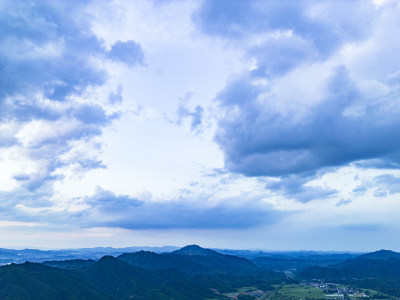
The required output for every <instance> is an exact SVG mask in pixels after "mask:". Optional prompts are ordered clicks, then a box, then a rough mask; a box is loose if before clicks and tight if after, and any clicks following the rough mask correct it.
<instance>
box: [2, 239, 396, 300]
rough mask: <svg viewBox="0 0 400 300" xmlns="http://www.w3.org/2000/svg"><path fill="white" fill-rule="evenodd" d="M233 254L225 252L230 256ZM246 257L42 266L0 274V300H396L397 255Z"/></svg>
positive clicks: (129, 256)
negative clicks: (264, 297)
mask: <svg viewBox="0 0 400 300" xmlns="http://www.w3.org/2000/svg"><path fill="white" fill-rule="evenodd" d="M230 253H232V252H230ZM259 255H260V256H254V252H252V255H250V256H248V258H246V257H240V256H235V255H232V254H224V253H220V252H218V251H215V250H212V249H205V248H202V247H200V246H197V245H189V246H186V247H183V248H181V249H176V250H173V251H170V252H167V253H155V252H151V251H144V250H141V251H136V252H127V253H122V254H118V255H115V256H112V255H105V256H103V257H101V258H100V259H96V257H94V259H67V260H48V261H44V262H42V263H32V262H25V263H21V264H16V263H11V264H8V265H4V266H2V267H0V299H15V300H17V299H83V300H85V299H143V300H144V299H161V300H162V299H178V300H179V299H183V300H186V299H187V300H189V299H194V300H196V299H199V300H200V299H229V297H227V296H226V293H229V292H232V291H234V290H236V289H237V288H242V287H246V286H247V287H249V286H252V287H254V288H256V289H259V290H262V291H264V292H265V293H267V292H268V291H272V290H273V289H274V288H275V287H276V286H280V285H282V284H285V283H297V282H300V281H304V280H306V281H309V280H316V279H318V280H325V281H329V282H337V283H342V284H351V285H354V286H359V287H365V288H373V289H375V290H378V291H381V292H384V293H386V294H390V295H393V296H400V294H399V291H400V289H399V287H400V253H397V252H393V251H388V250H380V251H377V252H372V253H365V254H358V255H357V254H354V253H348V254H345V253H315V252H301V253H300V252H287V253H264V252H260V253H259Z"/></svg>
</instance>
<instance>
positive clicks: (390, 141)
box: [0, 0, 400, 251]
mask: <svg viewBox="0 0 400 300" xmlns="http://www.w3.org/2000/svg"><path fill="white" fill-rule="evenodd" d="M398 28H400V2H398V1H395V0H386V1H385V0H374V1H372V0H371V1H368V0H362V1H361V0H360V1H357V0H354V1H347V0H346V1H345V0H343V1H341V0H323V1H307V0H304V1H295V0H293V1H289V0H284V1H275V0H248V1H242V0H221V1H213V0H193V1H192V0H146V1H145V0H135V1H128V0H96V1H94V0H85V1H78V0H74V1H72V0H68V1H67V0H65V1H64V0H62V1H51V0H48V1H46V0H40V1H29V0H24V1H22V0H16V1H15V0H1V1H0V241H1V242H0V247H3V248H12V247H14V248H18V247H20V248H21V247H33V248H41V249H42V248H46V249H60V248H80V247H97V246H111V247H128V246H163V245H174V246H184V245H187V244H199V245H201V246H204V247H214V248H230V249H264V250H324V251H328V250H335V251H374V250H378V249H383V248H384V249H391V250H395V251H396V250H397V251H400V239H399V238H398V233H399V232H400V219H399V217H398V216H399V215H400V35H399V34H398V30H397V29H398Z"/></svg>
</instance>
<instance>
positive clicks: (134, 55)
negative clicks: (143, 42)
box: [107, 41, 144, 66]
mask: <svg viewBox="0 0 400 300" xmlns="http://www.w3.org/2000/svg"><path fill="white" fill-rule="evenodd" d="M107 57H108V58H109V59H112V60H115V61H120V62H123V63H126V64H128V65H129V66H135V65H143V63H144V54H143V51H142V47H141V46H140V44H138V43H136V42H135V41H126V42H121V41H118V42H116V43H115V44H114V45H112V47H111V50H110V51H109V52H108V53H107Z"/></svg>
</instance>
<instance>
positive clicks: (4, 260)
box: [0, 246, 179, 265]
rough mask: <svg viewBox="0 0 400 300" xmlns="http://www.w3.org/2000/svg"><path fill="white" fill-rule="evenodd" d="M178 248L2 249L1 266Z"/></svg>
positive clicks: (160, 251)
mask: <svg viewBox="0 0 400 300" xmlns="http://www.w3.org/2000/svg"><path fill="white" fill-rule="evenodd" d="M176 249H179V248H178V247H173V246H165V247H126V248H111V247H96V248H82V249H63V250H37V249H22V250H15V249H1V248H0V265H4V264H9V263H23V262H26V261H30V262H44V261H52V260H59V261H61V260H73V259H95V260H97V259H100V258H101V257H103V256H105V255H111V256H118V255H121V254H123V253H127V252H137V251H140V250H146V251H152V252H155V253H164V252H171V251H174V250H176Z"/></svg>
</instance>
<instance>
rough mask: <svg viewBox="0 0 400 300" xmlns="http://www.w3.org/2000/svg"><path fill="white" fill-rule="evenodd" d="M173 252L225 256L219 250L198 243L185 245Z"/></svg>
mask: <svg viewBox="0 0 400 300" xmlns="http://www.w3.org/2000/svg"><path fill="white" fill-rule="evenodd" d="M172 254H178V255H187V256H192V255H201V256H219V257H221V256H223V254H220V253H218V252H217V251H214V250H210V249H205V248H202V247H200V246H198V245H188V246H185V247H183V248H181V249H179V250H175V251H173V252H172Z"/></svg>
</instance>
